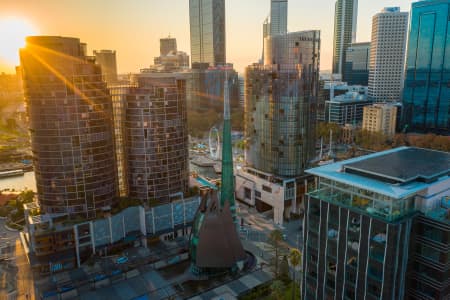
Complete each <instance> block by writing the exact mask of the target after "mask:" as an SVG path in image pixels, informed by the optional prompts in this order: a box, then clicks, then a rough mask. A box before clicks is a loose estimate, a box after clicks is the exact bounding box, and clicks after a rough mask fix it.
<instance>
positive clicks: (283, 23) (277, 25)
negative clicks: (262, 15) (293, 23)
mask: <svg viewBox="0 0 450 300" xmlns="http://www.w3.org/2000/svg"><path fill="white" fill-rule="evenodd" d="M287 20H288V0H271V1H270V33H269V34H270V35H278V34H286V33H287Z"/></svg>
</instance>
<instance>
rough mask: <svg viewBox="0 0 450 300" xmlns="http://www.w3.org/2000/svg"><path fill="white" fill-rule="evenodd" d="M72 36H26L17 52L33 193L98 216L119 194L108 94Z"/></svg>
mask: <svg viewBox="0 0 450 300" xmlns="http://www.w3.org/2000/svg"><path fill="white" fill-rule="evenodd" d="M85 49H86V45H85V44H82V43H80V40H79V39H77V38H67V37H57V36H35V37H28V38H27V40H26V47H25V48H23V49H21V51H20V58H21V66H22V71H23V82H24V90H25V98H26V104H27V112H28V117H29V127H30V135H31V148H32V151H33V161H34V170H35V174H36V185H37V191H38V199H39V203H40V205H41V209H42V210H43V212H45V213H68V214H70V215H82V216H84V217H88V218H91V217H95V212H96V211H98V210H100V209H102V208H104V207H108V206H110V205H111V204H112V203H113V199H114V198H115V197H116V194H117V176H116V167H115V159H114V139H113V130H112V128H113V126H112V104H111V97H110V96H109V93H108V91H107V89H106V84H105V83H104V82H103V81H102V73H101V69H100V67H99V66H98V65H95V60H94V59H93V58H92V57H88V56H86V50H85Z"/></svg>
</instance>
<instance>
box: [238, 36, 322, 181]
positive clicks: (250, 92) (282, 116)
mask: <svg viewBox="0 0 450 300" xmlns="http://www.w3.org/2000/svg"><path fill="white" fill-rule="evenodd" d="M265 49H266V50H265V53H266V56H265V65H259V64H255V65H252V66H249V67H247V70H246V82H245V88H246V100H245V101H246V103H245V121H246V122H245V127H246V129H245V131H246V138H247V142H248V148H247V150H246V152H245V155H246V163H247V165H248V166H249V167H252V168H255V169H257V170H260V171H263V172H267V173H272V174H275V175H278V176H294V177H295V176H300V175H302V174H303V170H304V168H305V167H306V165H307V163H308V159H310V158H311V157H312V153H313V151H314V142H313V140H314V123H315V104H316V101H317V92H318V81H319V59H318V57H319V55H320V54H319V53H320V32H319V31H304V32H294V33H289V34H286V35H279V36H271V37H269V38H266V43H265Z"/></svg>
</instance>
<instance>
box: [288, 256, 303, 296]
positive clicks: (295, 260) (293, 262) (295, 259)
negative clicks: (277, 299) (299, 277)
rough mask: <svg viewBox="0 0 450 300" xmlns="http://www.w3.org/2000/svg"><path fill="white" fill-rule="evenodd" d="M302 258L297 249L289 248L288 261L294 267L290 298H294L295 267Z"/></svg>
mask: <svg viewBox="0 0 450 300" xmlns="http://www.w3.org/2000/svg"><path fill="white" fill-rule="evenodd" d="M301 260H302V254H301V253H300V251H299V250H298V249H295V248H294V249H291V252H290V253H289V262H290V263H291V266H292V267H293V268H294V272H293V275H292V281H293V286H292V299H293V300H294V299H295V289H296V281H295V269H296V268H297V267H298V266H299V265H300V262H301Z"/></svg>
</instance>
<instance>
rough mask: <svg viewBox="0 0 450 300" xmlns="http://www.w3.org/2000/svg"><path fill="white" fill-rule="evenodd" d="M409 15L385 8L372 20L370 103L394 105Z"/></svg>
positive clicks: (397, 8) (401, 74)
mask: <svg viewBox="0 0 450 300" xmlns="http://www.w3.org/2000/svg"><path fill="white" fill-rule="evenodd" d="M407 34H408V13H407V12H401V11H400V8H399V7H386V8H384V9H383V10H382V11H381V12H380V13H378V14H376V15H375V16H374V17H373V18H372V41H371V46H370V65H369V99H370V100H373V101H376V102H386V101H389V102H397V101H399V100H400V92H401V89H402V87H403V75H404V70H403V68H404V61H405V53H406V37H407Z"/></svg>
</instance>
